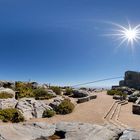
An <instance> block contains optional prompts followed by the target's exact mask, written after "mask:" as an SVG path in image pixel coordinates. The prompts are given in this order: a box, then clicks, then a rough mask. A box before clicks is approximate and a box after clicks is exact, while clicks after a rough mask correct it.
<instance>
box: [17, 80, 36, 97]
mask: <svg viewBox="0 0 140 140" xmlns="http://www.w3.org/2000/svg"><path fill="white" fill-rule="evenodd" d="M15 91H18V94H17V95H16V97H17V98H23V97H34V94H33V87H32V84H31V83H25V82H16V84H15Z"/></svg>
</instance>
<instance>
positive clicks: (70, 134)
mask: <svg viewBox="0 0 140 140" xmlns="http://www.w3.org/2000/svg"><path fill="white" fill-rule="evenodd" d="M56 131H61V132H65V139H66V140H110V139H111V140H115V139H116V138H118V137H119V134H120V133H122V130H120V129H118V128H117V127H115V126H112V125H106V126H101V125H92V124H88V123H76V122H75V123H68V122H60V123H58V124H56Z"/></svg>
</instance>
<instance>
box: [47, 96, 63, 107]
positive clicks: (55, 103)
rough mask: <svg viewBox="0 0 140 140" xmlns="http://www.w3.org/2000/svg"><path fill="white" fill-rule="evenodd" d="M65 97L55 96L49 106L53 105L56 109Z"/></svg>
mask: <svg viewBox="0 0 140 140" xmlns="http://www.w3.org/2000/svg"><path fill="white" fill-rule="evenodd" d="M63 100H64V99H63V98H59V97H58V98H55V99H54V100H53V102H51V103H50V104H49V106H51V107H52V108H53V109H54V110H56V108H57V107H58V106H59V105H60V103H61V102H62V101H63Z"/></svg>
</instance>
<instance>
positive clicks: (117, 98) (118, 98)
mask: <svg viewBox="0 0 140 140" xmlns="http://www.w3.org/2000/svg"><path fill="white" fill-rule="evenodd" d="M113 99H115V100H121V99H122V97H121V96H120V95H114V96H113Z"/></svg>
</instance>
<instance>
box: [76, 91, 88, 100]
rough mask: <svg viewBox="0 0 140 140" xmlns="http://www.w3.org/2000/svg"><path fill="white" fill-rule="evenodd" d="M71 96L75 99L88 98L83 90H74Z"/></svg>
mask: <svg viewBox="0 0 140 140" xmlns="http://www.w3.org/2000/svg"><path fill="white" fill-rule="evenodd" d="M73 96H74V97H76V98H81V97H87V96H89V92H88V91H85V90H78V89H74V90H73Z"/></svg>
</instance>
